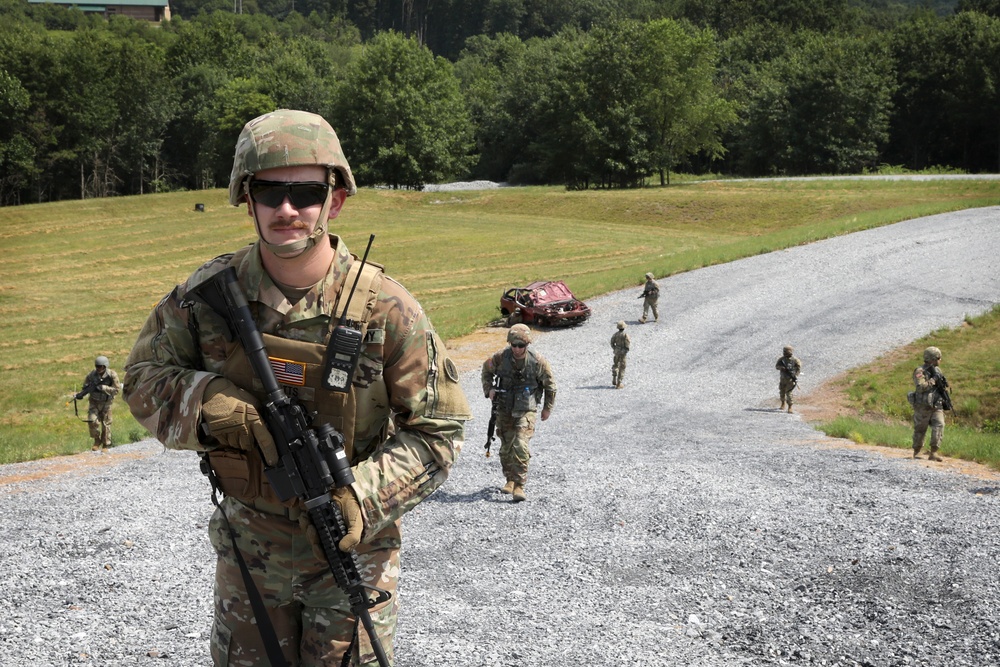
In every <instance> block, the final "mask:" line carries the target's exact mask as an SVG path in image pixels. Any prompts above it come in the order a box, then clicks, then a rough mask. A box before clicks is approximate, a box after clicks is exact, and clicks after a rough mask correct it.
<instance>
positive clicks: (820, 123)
mask: <svg viewBox="0 0 1000 667" xmlns="http://www.w3.org/2000/svg"><path fill="white" fill-rule="evenodd" d="M749 89H750V90H751V91H752V93H751V97H750V100H749V102H748V105H747V108H746V110H745V115H744V117H743V125H742V127H741V130H740V134H739V137H738V140H737V149H738V151H739V159H740V167H741V169H742V170H743V171H744V172H745V173H751V174H779V173H780V174H816V173H833V174H841V173H858V172H860V171H861V170H862V169H864V168H865V167H871V166H874V165H875V164H876V163H877V162H878V159H879V156H880V149H881V147H882V146H883V145H884V144H885V142H886V140H887V139H888V129H889V113H890V109H891V96H892V93H893V91H894V89H895V80H894V77H893V72H892V63H891V60H890V58H889V54H888V52H887V49H885V48H884V47H883V46H882V45H881V44H880V43H878V40H877V39H864V38H858V37H844V36H838V35H819V34H815V33H811V34H810V33H803V34H801V36H800V43H799V44H797V45H795V46H793V47H791V48H789V50H788V51H787V52H786V53H785V54H784V55H782V56H780V57H778V58H776V59H775V60H773V61H770V62H767V63H765V64H763V65H762V66H760V67H759V68H757V69H756V71H755V73H754V75H753V76H752V80H751V81H750V85H749Z"/></svg>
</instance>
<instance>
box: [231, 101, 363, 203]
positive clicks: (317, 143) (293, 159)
mask: <svg viewBox="0 0 1000 667" xmlns="http://www.w3.org/2000/svg"><path fill="white" fill-rule="evenodd" d="M302 165H319V166H324V167H328V168H330V169H334V170H336V171H338V172H340V176H341V178H342V179H343V185H344V189H345V190H346V191H347V194H348V195H353V194H354V193H356V192H357V187H356V186H355V184H354V175H353V174H351V167H350V165H349V164H347V158H346V157H344V150H343V149H342V148H341V147H340V139H338V138H337V133H336V132H334V131H333V128H332V127H330V124H329V123H327V122H326V120H324V119H323V117H322V116H318V115H316V114H314V113H309V112H308V111H294V110H291V109H278V110H277V111H272V112H271V113H266V114H264V115H263V116H258V117H257V118H254V119H253V120H251V121H250V122H249V123H247V124H246V125H245V126H244V127H243V131H242V132H240V138H239V139H238V140H237V142H236V154H235V156H234V157H233V173H232V175H231V176H230V177H229V203H230V204H232V205H233V206H238V205H239V204H240V202H241V201H243V198H244V192H243V183H244V181H246V179H247V177H248V176H252V175H254V174H255V173H257V172H258V171H263V170H264V169H274V168H276V167H297V166H302ZM332 175H333V174H332V172H331V177H332Z"/></svg>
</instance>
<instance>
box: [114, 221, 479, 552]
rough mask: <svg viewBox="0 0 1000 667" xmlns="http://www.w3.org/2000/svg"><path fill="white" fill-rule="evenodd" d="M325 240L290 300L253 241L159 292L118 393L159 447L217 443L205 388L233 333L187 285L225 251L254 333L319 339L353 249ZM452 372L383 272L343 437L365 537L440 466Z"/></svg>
mask: <svg viewBox="0 0 1000 667" xmlns="http://www.w3.org/2000/svg"><path fill="white" fill-rule="evenodd" d="M330 242H331V244H332V245H333V246H334V248H335V258H334V261H333V265H332V266H331V268H330V271H329V272H328V273H327V275H326V277H325V278H324V279H323V280H322V281H321V282H320V283H318V284H317V286H316V287H315V288H314V289H313V290H312V291H310V292H309V293H308V294H307V295H306V296H305V297H303V298H302V299H300V300H299V301H298V302H297V303H294V304H292V303H290V302H289V301H288V300H287V299H286V298H285V296H284V295H283V294H282V292H281V291H280V290H279V288H278V287H277V286H276V285H275V284H274V282H273V281H272V280H271V278H270V276H269V275H268V274H267V273H266V272H265V271H264V268H263V265H262V264H261V260H260V250H259V245H258V244H254V245H253V246H252V247H251V248H250V249H249V252H246V251H241V252H238V253H237V254H236V256H235V261H234V255H223V256H221V257H217V258H215V259H214V260H212V261H210V262H208V263H206V264H205V265H203V266H202V267H201V268H200V269H198V270H197V271H195V272H194V274H192V275H191V277H190V278H188V280H187V281H186V282H185V283H183V284H181V285H178V286H177V287H175V288H174V290H173V291H172V292H171V293H170V294H168V295H167V296H165V297H164V298H163V299H162V300H161V301H160V302H159V303H158V304H157V305H156V307H155V308H154V309H153V312H152V314H150V316H149V318H148V319H147V321H146V323H145V325H144V326H143V328H142V331H141V332H140V333H139V338H138V340H137V341H136V343H135V346H134V347H133V349H132V352H131V354H130V355H129V358H128V361H127V362H126V367H125V389H124V397H125V400H126V402H127V403H128V406H129V409H130V410H131V411H132V414H133V415H134V416H135V418H136V419H137V420H138V421H139V422H140V423H141V424H142V425H143V426H145V427H146V428H147V429H149V430H150V431H151V432H152V433H153V434H155V435H156V437H157V439H159V440H160V442H162V443H163V444H164V445H165V446H167V447H170V448H173V449H192V450H196V451H211V450H213V448H214V444H211V445H206V444H204V443H203V442H202V441H201V440H200V439H199V436H198V429H199V426H200V422H201V405H202V396H203V394H204V392H205V387H206V386H207V385H208V383H209V382H210V381H211V380H212V379H214V378H216V377H218V376H219V375H223V370H224V367H226V362H227V360H228V359H229V358H230V357H231V356H233V355H234V353H235V350H234V348H236V347H237V346H238V343H229V342H227V340H226V338H225V336H224V334H223V331H224V328H225V325H224V322H223V321H222V319H221V318H220V317H219V316H218V315H217V314H215V313H213V312H212V311H211V309H209V308H208V306H205V305H204V304H201V303H196V302H193V301H192V300H190V299H188V298H186V295H187V292H188V290H189V289H190V288H191V287H194V286H196V285H198V284H200V283H202V282H203V281H204V280H206V279H208V278H209V277H210V276H212V275H214V274H216V273H217V272H219V271H221V270H223V269H225V268H226V267H227V266H228V265H229V264H230V263H231V262H232V263H233V265H234V267H235V268H236V271H237V276H238V280H239V284H240V285H241V287H242V288H243V291H244V293H245V294H246V297H247V301H248V302H249V303H250V309H251V312H252V313H253V315H254V320H255V321H256V323H257V326H258V328H259V329H260V331H261V333H262V334H264V335H265V336H266V335H268V334H270V335H274V336H278V337H280V338H284V339H290V340H292V341H302V342H306V343H315V344H317V345H320V344H321V345H325V344H326V342H327V340H328V339H329V334H330V331H331V329H332V324H331V319H332V318H331V314H332V313H333V312H334V309H335V307H336V304H337V300H338V297H339V296H340V295H341V292H342V290H343V287H344V282H345V277H346V275H347V272H348V270H349V268H350V265H351V263H352V262H354V261H357V260H356V258H354V257H353V256H352V255H351V254H350V253H349V252H348V250H347V247H346V245H345V244H344V243H343V242H342V241H340V240H339V239H338V238H337V237H336V236H332V235H331V237H330ZM349 289H350V288H348V290H349ZM352 308H353V306H352ZM341 309H342V306H341ZM338 312H339V311H338ZM226 368H227V369H228V367H226ZM227 377H228V376H227ZM230 379H232V378H230ZM458 379H459V378H458V372H457V369H456V368H455V365H454V363H453V362H452V361H451V360H450V359H449V358H447V356H446V355H445V348H444V344H443V343H442V342H441V339H440V338H439V337H438V336H437V334H436V333H435V332H434V330H433V329H432V328H431V324H430V321H429V320H428V319H427V316H426V315H425V313H424V312H423V309H422V308H421V306H420V304H419V303H418V302H417V301H416V299H414V298H413V297H412V296H411V295H410V294H409V293H408V292H407V291H406V290H405V289H404V288H403V287H402V286H401V285H400V284H399V283H397V282H395V281H393V280H391V279H389V278H383V279H382V281H381V287H380V288H379V291H378V294H377V298H375V299H374V306H373V309H372V311H371V315H370V318H369V321H368V325H367V333H366V336H365V343H364V347H363V349H362V353H361V359H360V362H359V364H358V369H357V372H356V373H355V375H354V381H353V386H352V393H353V394H354V396H355V398H356V405H357V408H356V415H355V416H354V439H353V443H348V446H351V445H353V447H352V454H351V462H352V465H353V468H354V475H355V483H354V485H353V489H354V492H355V493H356V495H357V497H358V499H359V501H360V503H361V507H362V512H363V513H364V524H365V532H364V535H363V536H362V539H363V540H365V541H367V540H368V539H369V538H371V537H372V536H373V535H376V534H378V533H379V532H380V531H382V530H383V529H385V528H386V527H388V526H390V525H391V524H393V523H394V522H395V521H396V520H398V519H399V518H400V517H401V516H402V515H403V514H405V513H406V512H407V511H408V510H409V509H411V508H412V507H414V506H415V505H416V504H417V503H419V502H420V501H421V500H423V499H424V498H425V497H427V496H428V495H430V494H431V492H433V491H434V490H435V489H436V488H437V487H438V486H440V485H441V484H442V483H443V482H444V480H445V478H446V477H447V476H448V471H449V469H450V468H451V465H452V463H453V462H454V460H455V458H456V456H457V455H458V452H459V451H460V449H461V446H462V442H463V428H464V427H463V422H464V421H465V420H467V419H469V418H470V414H469V408H468V403H467V401H466V399H465V396H464V394H463V393H462V390H461V387H460V385H459V382H458ZM244 388H245V389H248V390H251V388H249V387H244ZM317 407H318V408H319V409H320V410H322V409H323V406H322V405H319V406H317ZM390 419H391V420H392V423H390ZM390 432H392V434H391V435H389V433H390ZM228 451H232V450H228ZM237 453H238V452H237ZM214 465H215V464H214V462H213V467H214ZM251 472H252V471H251ZM261 484H262V485H263V486H267V480H266V479H265V480H263V482H261Z"/></svg>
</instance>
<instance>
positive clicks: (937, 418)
mask: <svg viewBox="0 0 1000 667" xmlns="http://www.w3.org/2000/svg"><path fill="white" fill-rule="evenodd" d="M940 363H941V350H939V349H938V348H936V347H929V348H927V349H926V350H924V365H923V366H918V367H917V368H916V369H915V370H914V371H913V384H914V386H915V389H914V391H911V392H910V393H909V394H908V395H907V398H908V399H909V401H910V405H912V406H913V458H917V457H918V456H919V454H920V450H921V449H923V446H924V435H925V434H926V433H927V427H928V426H930V429H931V453H930V454H929V455H928V456H927V460H928V461H940V460H941V457H940V456H938V454H937V451H938V449H940V447H941V441H942V440H943V438H944V411H945V410H951V394H950V392H949V389H950V388H951V387H950V386H949V385H948V380H946V379H945V377H944V375H943V374H942V373H941V369H940V368H939V367H938V366H939V364H940Z"/></svg>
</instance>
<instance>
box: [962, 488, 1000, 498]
mask: <svg viewBox="0 0 1000 667" xmlns="http://www.w3.org/2000/svg"><path fill="white" fill-rule="evenodd" d="M969 491H970V492H971V493H974V494H975V495H977V496H992V495H996V494H998V493H1000V486H980V487H978V488H975V489H969Z"/></svg>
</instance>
